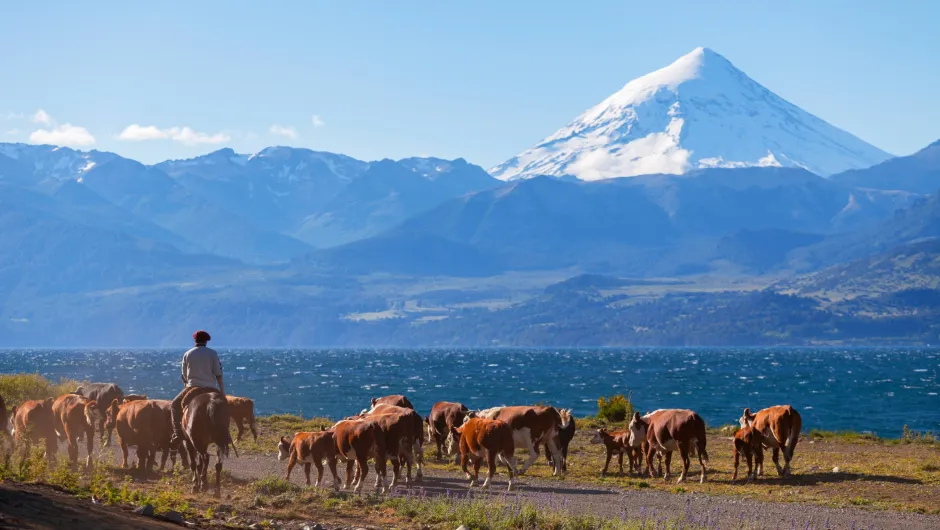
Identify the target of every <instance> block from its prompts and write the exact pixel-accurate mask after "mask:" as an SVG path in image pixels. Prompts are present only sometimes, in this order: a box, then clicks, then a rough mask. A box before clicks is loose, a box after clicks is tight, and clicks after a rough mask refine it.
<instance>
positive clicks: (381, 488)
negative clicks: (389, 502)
mask: <svg viewBox="0 0 940 530" xmlns="http://www.w3.org/2000/svg"><path fill="white" fill-rule="evenodd" d="M375 474H376V475H378V476H377V477H376V478H375V492H376V493H387V492H388V491H389V490H390V489H391V486H389V488H387V489H386V488H385V480H386V479H387V478H388V468H387V467H386V456H385V455H375Z"/></svg>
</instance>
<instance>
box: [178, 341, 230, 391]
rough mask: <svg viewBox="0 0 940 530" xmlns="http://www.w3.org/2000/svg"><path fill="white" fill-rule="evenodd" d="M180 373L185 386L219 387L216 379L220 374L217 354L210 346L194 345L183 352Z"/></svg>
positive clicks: (220, 364) (220, 368)
mask: <svg viewBox="0 0 940 530" xmlns="http://www.w3.org/2000/svg"><path fill="white" fill-rule="evenodd" d="M182 374H183V381H185V382H186V386H187V387H190V386H198V387H205V388H219V381H218V379H216V378H217V377H219V376H221V375H222V363H221V362H220V361H219V354H218V353H216V351H215V350H213V349H212V348H208V347H206V346H196V347H195V348H193V349H191V350H189V351H188V352H186V353H184V354H183V366H182Z"/></svg>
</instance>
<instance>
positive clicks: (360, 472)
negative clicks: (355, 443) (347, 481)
mask: <svg viewBox="0 0 940 530" xmlns="http://www.w3.org/2000/svg"><path fill="white" fill-rule="evenodd" d="M368 474H369V460H368V457H367V456H365V455H356V484H355V485H354V486H353V490H354V491H355V492H356V493H361V492H362V485H363V484H364V483H365V481H366V475H368ZM376 475H378V473H376Z"/></svg>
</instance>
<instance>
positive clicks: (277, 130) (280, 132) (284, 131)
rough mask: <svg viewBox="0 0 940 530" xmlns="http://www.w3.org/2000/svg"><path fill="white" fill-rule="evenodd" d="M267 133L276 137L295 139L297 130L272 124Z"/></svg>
mask: <svg viewBox="0 0 940 530" xmlns="http://www.w3.org/2000/svg"><path fill="white" fill-rule="evenodd" d="M268 132H269V133H271V134H273V135H276V136H284V137H286V138H290V139H296V138H297V129H295V128H293V127H285V126H283V125H278V124H276V123H275V124H274V125H272V126H271V128H270V129H268Z"/></svg>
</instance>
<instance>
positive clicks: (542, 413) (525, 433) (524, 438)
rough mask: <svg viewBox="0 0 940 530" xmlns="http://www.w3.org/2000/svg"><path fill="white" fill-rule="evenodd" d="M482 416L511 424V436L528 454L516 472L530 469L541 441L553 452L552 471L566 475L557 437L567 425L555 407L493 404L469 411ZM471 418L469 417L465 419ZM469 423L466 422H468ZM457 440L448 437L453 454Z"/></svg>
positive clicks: (449, 451)
mask: <svg viewBox="0 0 940 530" xmlns="http://www.w3.org/2000/svg"><path fill="white" fill-rule="evenodd" d="M470 416H472V417H479V418H486V419H490V420H502V421H505V422H506V423H508V424H509V426H510V427H511V428H512V438H513V441H514V443H515V447H516V449H521V450H523V451H526V452H527V453H528V454H529V458H528V459H526V461H525V463H524V464H523V465H522V469H519V470H518V471H517V472H516V475H522V474H524V473H525V472H526V470H528V469H529V466H531V465H532V464H533V463H534V462H535V460H536V459H537V458H538V456H539V453H538V450H537V447H538V445H539V444H545V445H546V446H547V447H548V452H550V453H551V454H552V462H553V467H554V470H553V471H552V475H555V476H561V477H564V476H565V471H564V468H563V467H562V462H564V459H563V458H562V455H561V446H560V443H559V439H558V432H559V431H560V430H561V429H563V428H565V427H567V425H563V424H562V419H561V415H560V414H559V413H558V410H557V409H555V407H539V406H517V407H493V408H491V409H486V410H481V411H479V412H476V413H472V414H469V415H468V418H469V417H470ZM464 421H465V422H466V421H469V419H465V420H464ZM465 424H466V423H465ZM456 443H457V440H456V439H454V437H453V436H451V437H450V438H449V439H448V444H449V446H448V453H449V454H451V455H452V454H454V451H455V450H456V447H453V446H455V445H456Z"/></svg>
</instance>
